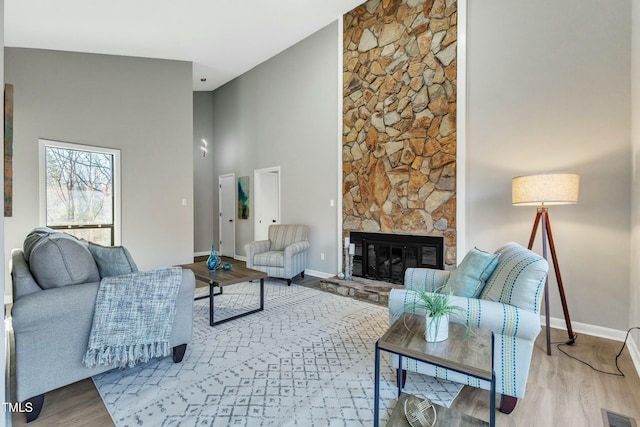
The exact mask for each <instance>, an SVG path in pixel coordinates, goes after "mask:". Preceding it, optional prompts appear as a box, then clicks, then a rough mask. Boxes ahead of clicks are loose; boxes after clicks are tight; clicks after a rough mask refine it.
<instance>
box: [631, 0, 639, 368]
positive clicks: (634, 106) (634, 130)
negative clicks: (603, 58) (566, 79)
mask: <svg viewBox="0 0 640 427" xmlns="http://www.w3.org/2000/svg"><path fill="white" fill-rule="evenodd" d="M631 9H632V14H631V19H632V40H631V59H632V63H631V89H632V91H631V117H632V118H633V119H632V120H631V138H632V140H631V141H632V149H633V156H632V162H633V175H632V195H631V203H632V205H631V283H630V293H631V298H629V308H630V315H631V316H630V322H629V326H630V327H631V326H640V2H637V1H634V2H632V6H631ZM632 336H633V337H634V338H635V344H636V348H640V331H637V330H636V331H634V333H633V335H632ZM639 364H640V360H638V361H637V362H636V366H638V365H639ZM639 370H640V369H639Z"/></svg>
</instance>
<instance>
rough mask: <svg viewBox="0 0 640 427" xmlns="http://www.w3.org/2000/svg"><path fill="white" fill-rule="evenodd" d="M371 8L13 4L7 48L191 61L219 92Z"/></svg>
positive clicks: (161, 0)
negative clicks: (327, 28)
mask: <svg viewBox="0 0 640 427" xmlns="http://www.w3.org/2000/svg"><path fill="white" fill-rule="evenodd" d="M363 2H364V1H363V0H183V1H179V2H178V1H175V0H133V1H132V0H92V1H87V0H55V1H52V0H5V2H4V3H5V27H4V28H5V46H10V47H25V48H38V49H51V50H64V51H73V52H88V53H101V54H111V55H125V56H139V57H148V58H161V59H174V60H182V61H191V62H193V89H194V90H213V89H215V88H217V87H219V86H221V85H223V84H224V83H226V82H228V81H229V80H231V79H233V78H235V77H237V76H239V75H241V74H243V73H244V72H246V71H248V70H250V69H251V68H253V67H255V66H256V65H258V64H260V63H261V62H263V61H265V60H266V59H269V58H271V57H272V56H274V55H276V54H277V53H279V52H281V51H283V50H285V49H286V48H288V47H290V46H292V45H294V44H295V43H297V42H298V41H300V40H302V39H304V38H306V37H308V36H309V35H311V34H312V33H314V32H315V31H317V30H319V29H320V28H322V27H324V26H326V25H328V24H329V23H331V22H333V21H335V20H336V19H339V18H340V17H341V16H342V15H343V14H344V13H345V12H347V11H349V10H351V9H353V8H354V7H356V6H357V5H359V4H361V3H363ZM201 79H206V81H201Z"/></svg>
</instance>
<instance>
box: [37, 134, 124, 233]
mask: <svg viewBox="0 0 640 427" xmlns="http://www.w3.org/2000/svg"><path fill="white" fill-rule="evenodd" d="M113 162H114V156H113V155H111V154H108V153H102V152H93V151H84V150H75V149H68V148H61V147H52V146H46V147H45V168H46V183H45V186H46V223H47V226H48V227H52V228H58V229H64V230H65V231H66V232H68V233H71V234H74V235H76V236H78V237H81V238H85V239H87V240H91V241H93V242H95V243H99V244H103V245H112V244H113V224H114V212H113V183H114V180H113V176H114V173H113V171H114V165H113Z"/></svg>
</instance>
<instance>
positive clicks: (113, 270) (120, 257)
mask: <svg viewBox="0 0 640 427" xmlns="http://www.w3.org/2000/svg"><path fill="white" fill-rule="evenodd" d="M89 252H91V255H93V259H94V261H95V262H96V264H97V265H98V271H99V272H100V277H110V276H120V275H122V274H129V273H135V272H136V271H138V266H136V263H135V262H134V261H133V258H132V257H131V254H130V253H129V251H128V250H127V249H126V248H125V247H123V246H101V245H96V244H95V243H91V242H89Z"/></svg>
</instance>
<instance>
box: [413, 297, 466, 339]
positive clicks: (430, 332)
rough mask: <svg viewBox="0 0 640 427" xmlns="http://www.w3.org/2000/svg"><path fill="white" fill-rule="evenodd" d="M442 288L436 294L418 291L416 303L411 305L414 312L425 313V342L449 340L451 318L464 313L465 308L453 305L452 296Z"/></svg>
mask: <svg viewBox="0 0 640 427" xmlns="http://www.w3.org/2000/svg"><path fill="white" fill-rule="evenodd" d="M442 290H443V289H442V288H440V289H438V290H437V291H436V292H427V291H424V290H418V291H416V296H417V298H416V301H415V302H413V303H412V304H411V308H412V309H413V310H421V311H424V312H425V315H426V322H425V340H426V341H427V342H439V341H444V340H446V339H447V338H449V317H450V315H451V314H454V313H460V314H463V313H464V311H465V310H464V308H462V307H460V306H457V305H454V304H452V303H451V294H449V293H444V292H442V293H441V291H442Z"/></svg>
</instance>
